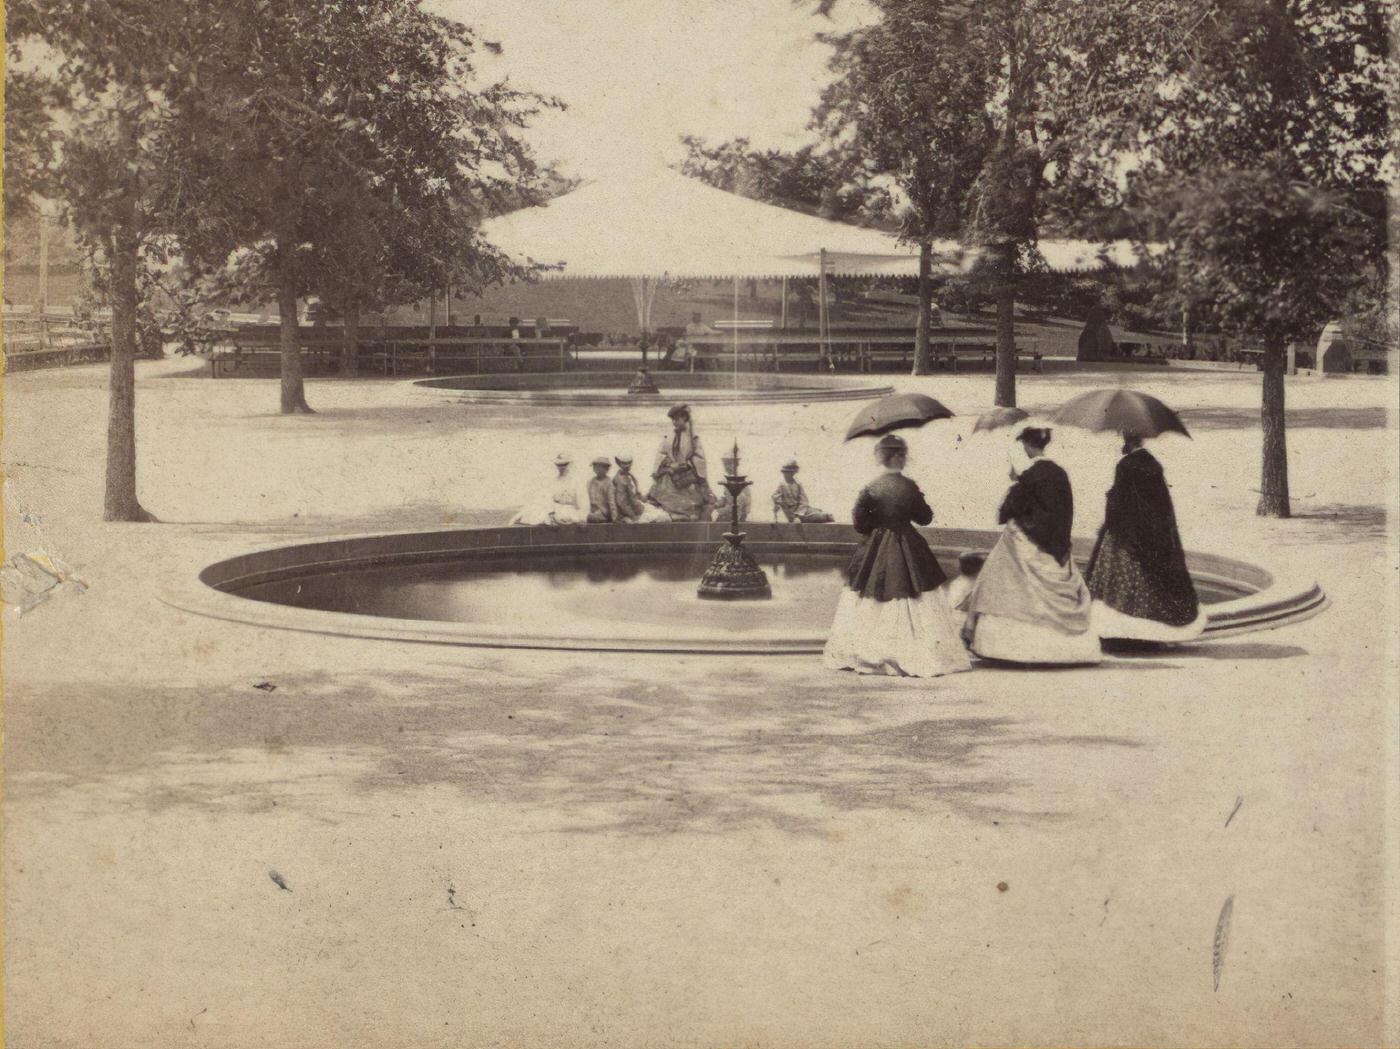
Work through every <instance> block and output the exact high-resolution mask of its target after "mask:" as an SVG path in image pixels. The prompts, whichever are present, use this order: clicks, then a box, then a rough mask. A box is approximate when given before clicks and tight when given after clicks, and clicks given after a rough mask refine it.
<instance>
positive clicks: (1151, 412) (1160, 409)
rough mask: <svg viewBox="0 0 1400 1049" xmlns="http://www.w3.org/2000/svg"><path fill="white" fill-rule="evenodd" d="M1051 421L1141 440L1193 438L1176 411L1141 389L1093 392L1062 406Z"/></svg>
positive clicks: (1059, 424)
mask: <svg viewBox="0 0 1400 1049" xmlns="http://www.w3.org/2000/svg"><path fill="white" fill-rule="evenodd" d="M1050 421H1051V422H1052V423H1055V424H1056V425H1058V426H1077V427H1078V428H1079V429H1081V430H1095V431H1100V432H1108V433H1129V434H1134V435H1136V436H1138V437H1157V436H1160V435H1161V434H1164V433H1179V434H1181V435H1182V436H1184V437H1190V436H1191V434H1190V433H1188V432H1187V430H1186V425H1185V424H1184V423H1183V422H1182V421H1181V419H1180V418H1179V417H1178V416H1177V414H1176V412H1174V411H1172V410H1171V409H1170V408H1168V407H1167V406H1166V405H1165V404H1163V403H1162V402H1161V401H1159V400H1157V398H1156V397H1150V396H1148V395H1147V394H1145V393H1139V392H1138V391H1137V390H1092V391H1090V392H1089V393H1082V394H1080V395H1079V396H1078V397H1075V398H1072V399H1071V400H1068V401H1066V402H1065V403H1064V404H1062V405H1060V407H1059V408H1058V409H1057V410H1056V411H1055V413H1054V414H1053V415H1052V416H1050Z"/></svg>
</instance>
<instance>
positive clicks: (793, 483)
mask: <svg viewBox="0 0 1400 1049" xmlns="http://www.w3.org/2000/svg"><path fill="white" fill-rule="evenodd" d="M797 470H798V466H797V460H796V459H789V460H788V461H787V462H786V463H784V464H783V468H782V472H783V483H782V484H780V485H778V487H777V488H776V489H774V491H773V520H775V521H776V520H777V519H778V513H779V511H781V512H782V514H783V515H784V516H785V517H786V518H787V520H788V521H789V522H791V521H800V522H802V523H803V524H828V523H830V522H831V521H833V520H835V518H833V517H832V516H831V515H830V514H829V513H827V512H826V511H825V510H818V509H817V508H816V507H815V506H812V505H811V504H809V503H808V502H807V492H806V490H805V489H804V488H803V487H802V485H801V483H800V482H799V481H798V480H797Z"/></svg>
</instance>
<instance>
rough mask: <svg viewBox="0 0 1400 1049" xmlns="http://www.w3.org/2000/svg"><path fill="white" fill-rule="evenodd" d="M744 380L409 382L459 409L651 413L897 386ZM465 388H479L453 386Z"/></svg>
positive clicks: (870, 396)
mask: <svg viewBox="0 0 1400 1049" xmlns="http://www.w3.org/2000/svg"><path fill="white" fill-rule="evenodd" d="M743 374H744V375H745V377H746V379H745V382H746V385H745V386H744V387H743V388H740V389H738V390H735V389H732V388H728V387H725V386H723V385H721V383H720V382H719V381H718V380H719V379H720V378H722V377H720V376H717V375H715V374H714V373H707V372H700V373H691V372H665V373H662V376H661V383H660V385H661V386H662V391H661V392H657V393H650V392H631V391H630V388H629V387H630V384H631V383H632V382H633V380H634V379H635V378H636V375H637V373H636V372H635V371H633V372H620V371H617V372H614V371H584V372H530V373H526V374H525V375H524V376H522V375H520V374H518V373H501V374H496V373H491V374H485V375H435V376H432V377H431V378H427V379H410V380H408V381H407V382H406V384H405V385H407V386H408V387H409V389H410V390H411V391H413V392H414V393H415V394H417V395H419V396H421V397H431V398H433V399H435V400H439V401H450V402H453V403H458V404H503V405H506V404H508V405H534V406H541V407H545V406H547V407H562V408H647V409H649V410H655V409H656V408H657V407H658V406H664V405H666V404H668V403H669V402H670V401H671V400H674V399H675V397H676V396H678V395H681V394H683V395H684V397H685V400H686V401H687V402H688V403H690V404H703V405H717V406H724V405H745V406H747V405H753V404H816V403H823V402H840V401H866V400H874V399H875V398H877V397H884V396H887V395H888V394H891V393H894V387H893V386H889V385H884V384H879V385H877V384H867V383H862V382H861V381H860V380H858V379H856V378H854V377H847V376H829V375H819V374H809V373H805V372H794V373H788V374H784V373H777V374H774V373H771V372H745V373H743ZM581 376H583V377H586V378H587V381H588V382H589V383H592V384H596V388H589V387H588V386H577V385H574V386H570V385H567V380H570V379H572V380H574V381H575V382H577V381H578V380H579V378H580V377H581ZM697 376H698V378H697ZM549 380H554V381H558V382H559V385H558V386H550V385H548V384H547V383H548V381H549ZM668 380H674V381H668ZM710 380H713V381H710ZM464 382H475V383H478V384H479V385H474V386H466V387H462V386H451V385H448V384H450V383H464ZM697 383H698V385H697ZM516 384H519V385H518V386H517V385H516Z"/></svg>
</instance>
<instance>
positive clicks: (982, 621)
mask: <svg viewBox="0 0 1400 1049" xmlns="http://www.w3.org/2000/svg"><path fill="white" fill-rule="evenodd" d="M964 604H965V606H966V608H967V609H968V612H969V615H968V626H969V629H970V630H971V633H972V640H971V643H970V647H971V649H972V651H973V652H974V653H975V654H976V655H978V656H981V657H982V658H983V659H997V660H1003V661H1005V662H1010V663H1036V664H1049V665H1084V664H1092V663H1100V662H1102V661H1103V652H1102V650H1101V648H1100V646H1099V635H1098V634H1097V633H1095V631H1094V630H1093V627H1092V625H1091V622H1090V615H1089V610H1090V604H1091V598H1090V596H1089V587H1088V586H1087V585H1086V584H1085V582H1084V577H1083V576H1082V575H1081V574H1080V572H1079V569H1078V568H1077V567H1076V566H1075V564H1074V559H1073V558H1068V559H1067V560H1066V561H1065V563H1064V564H1060V563H1059V562H1058V561H1056V560H1055V559H1054V558H1053V557H1051V556H1050V555H1049V554H1047V553H1046V552H1045V551H1044V550H1042V549H1040V547H1038V546H1036V545H1035V543H1034V542H1032V541H1031V539H1030V538H1029V537H1027V535H1026V533H1025V532H1023V531H1022V530H1021V527H1020V526H1019V525H1018V524H1017V523H1016V522H1015V521H1010V522H1008V523H1007V525H1006V527H1005V528H1004V530H1003V531H1002V534H1001V538H1000V539H999V540H998V541H997V545H996V546H995V547H994V548H993V549H992V552H991V554H989V555H988V557H987V562H986V564H984V565H983V566H982V571H981V572H979V573H978V575H977V583H976V585H975V586H974V587H973V588H972V592H971V593H970V594H969V595H968V596H967V598H966V599H965V602H964Z"/></svg>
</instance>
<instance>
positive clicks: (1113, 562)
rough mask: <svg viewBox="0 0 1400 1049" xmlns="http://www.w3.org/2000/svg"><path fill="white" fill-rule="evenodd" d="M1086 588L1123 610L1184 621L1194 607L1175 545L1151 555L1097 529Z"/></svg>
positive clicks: (1188, 576)
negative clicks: (1098, 531) (1144, 554)
mask: <svg viewBox="0 0 1400 1049" xmlns="http://www.w3.org/2000/svg"><path fill="white" fill-rule="evenodd" d="M1086 578H1087V581H1088V583H1089V593H1091V594H1092V595H1093V596H1094V597H1096V598H1098V599H1099V600H1100V601H1102V602H1103V603H1104V604H1106V605H1108V606H1109V607H1110V608H1113V609H1115V610H1117V611H1119V612H1122V613H1123V614H1124V615H1128V616H1133V617H1134V618H1136V619H1151V620H1153V621H1155V622H1158V623H1165V624H1166V625H1167V626H1186V625H1187V624H1189V623H1191V622H1193V621H1194V620H1195V619H1196V616H1197V615H1198V614H1199V612H1200V603H1199V601H1198V600H1197V598H1196V588H1195V586H1194V585H1193V584H1192V582H1191V574H1190V572H1188V571H1187V569H1186V558H1185V556H1184V555H1183V554H1182V552H1181V551H1180V549H1179V548H1178V549H1174V550H1166V551H1162V552H1161V554H1160V555H1158V556H1155V557H1147V556H1142V555H1139V554H1138V553H1136V552H1135V551H1133V550H1130V549H1128V548H1127V547H1126V546H1124V545H1123V544H1122V543H1121V542H1119V541H1118V540H1117V538H1116V537H1115V536H1114V534H1113V533H1112V532H1111V531H1107V530H1105V531H1103V532H1101V533H1100V534H1099V541H1098V543H1097V544H1095V546H1094V553H1093V556H1092V557H1091V558H1090V559H1089V571H1088V572H1087V574H1086Z"/></svg>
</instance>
